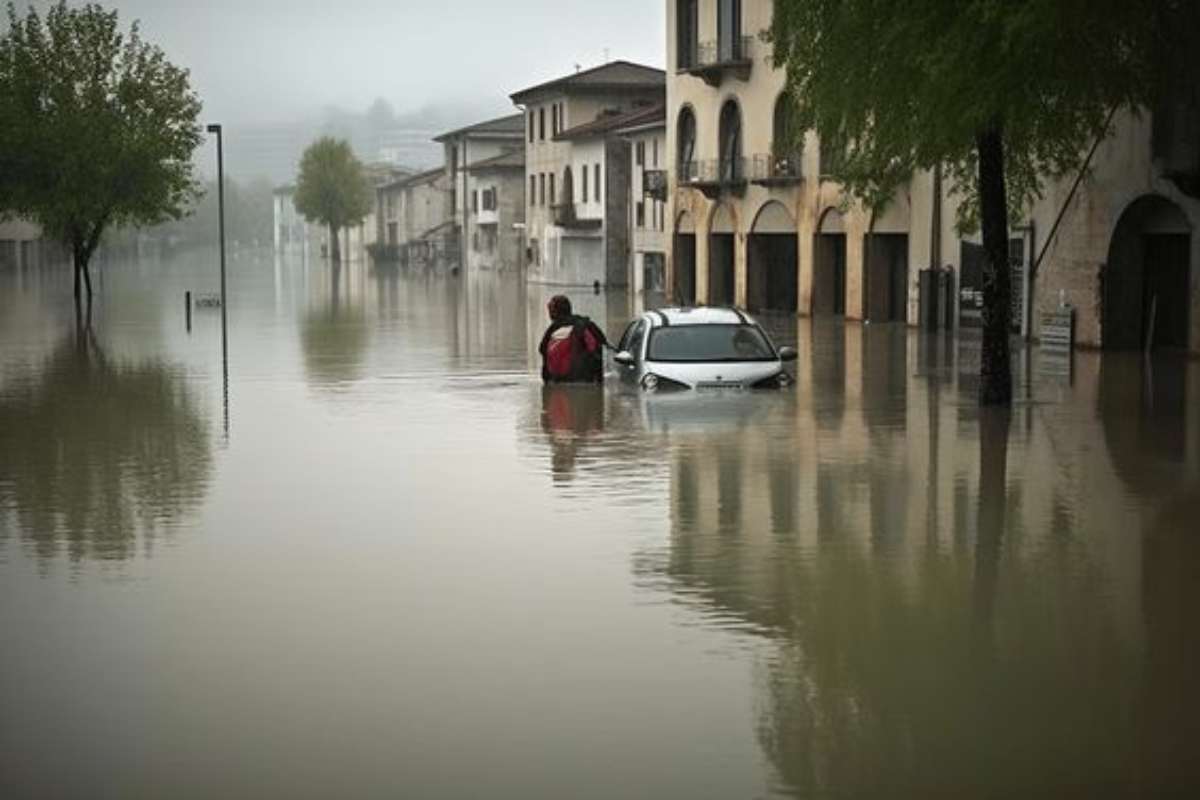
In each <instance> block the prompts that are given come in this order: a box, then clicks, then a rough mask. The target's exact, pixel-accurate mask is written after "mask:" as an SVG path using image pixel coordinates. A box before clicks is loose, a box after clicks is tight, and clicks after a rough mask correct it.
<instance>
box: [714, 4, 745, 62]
mask: <svg viewBox="0 0 1200 800" xmlns="http://www.w3.org/2000/svg"><path fill="white" fill-rule="evenodd" d="M744 57H745V54H744V53H742V0H717V60H718V61H722V62H725V61H737V60H739V59H741V58H744Z"/></svg>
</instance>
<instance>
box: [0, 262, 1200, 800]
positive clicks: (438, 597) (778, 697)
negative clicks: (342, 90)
mask: <svg viewBox="0 0 1200 800" xmlns="http://www.w3.org/2000/svg"><path fill="white" fill-rule="evenodd" d="M216 276H217V273H216V259H215V258H214V256H213V254H211V253H207V254H190V255H186V256H182V257H178V258H175V259H172V260H168V261H165V262H163V261H159V260H155V259H144V260H141V261H127V262H123V263H111V264H107V265H105V266H104V267H103V268H102V277H101V278H100V279H99V280H98V282H97V283H98V289H99V293H100V296H99V298H98V300H97V303H96V307H95V311H94V313H93V317H92V320H91V328H90V330H88V331H84V332H82V333H80V332H79V331H78V330H77V328H76V323H75V319H74V314H73V312H72V310H71V305H70V298H69V294H70V276H69V275H68V274H67V273H65V272H54V271H47V272H40V273H30V272H25V273H15V272H13V271H11V270H9V271H7V272H3V273H0V796H2V797H4V798H5V799H6V800H12V799H13V798H24V797H37V798H46V797H81V798H109V797H112V798H129V797H286V798H301V797H414V798H464V797H482V796H488V797H498V798H535V797H547V798H551V797H552V798H565V797H571V798H613V797H630V798H633V797H638V798H642V797H645V798H754V797H805V798H824V797H838V798H841V797H880V798H901V797H919V798H927V797H996V798H1015V797H1037V796H1044V797H1065V796H1077V797H1089V798H1092V797H1105V796H1112V797H1127V796H1146V797H1160V796H1189V795H1190V796H1195V794H1196V793H1197V792H1200V690H1198V688H1197V676H1200V628H1198V626H1197V622H1196V619H1197V617H1196V614H1197V612H1198V611H1200V524H1198V523H1197V520H1198V519H1200V365H1196V364H1190V365H1189V364H1188V363H1187V362H1184V361H1174V360H1171V359H1170V358H1167V357H1162V358H1156V359H1155V360H1154V361H1153V362H1149V363H1145V362H1143V360H1142V359H1141V358H1140V357H1139V356H1127V355H1122V356H1104V357H1101V356H1100V355H1099V354H1096V353H1080V354H1078V355H1077V356H1076V358H1075V359H1074V363H1073V364H1071V363H1069V362H1066V361H1061V360H1053V359H1050V358H1043V357H1039V356H1038V355H1037V353H1036V351H1035V352H1034V353H1032V354H1030V355H1025V354H1022V355H1021V357H1020V358H1019V359H1018V362H1019V363H1018V371H1019V373H1020V394H1021V398H1020V399H1019V401H1018V402H1017V404H1016V406H1015V408H1014V410H1013V412H1012V414H1011V415H1010V416H1001V415H991V414H988V415H984V416H982V417H981V414H980V412H979V411H978V409H977V408H976V407H975V405H974V391H975V386H976V381H975V379H974V374H975V372H976V370H977V356H978V348H977V346H976V345H977V343H976V342H974V341H973V340H972V339H971V338H970V336H968V335H965V334H964V335H963V337H962V338H961V340H951V339H945V338H941V337H925V336H921V335H919V334H917V333H915V332H913V331H909V330H906V329H904V328H901V327H896V326H860V325H855V324H847V325H842V324H839V323H836V322H831V321H819V320H818V321H816V322H813V321H809V320H800V321H795V320H791V321H788V320H776V321H773V322H772V324H771V328H772V330H773V331H774V332H775V333H776V335H777V337H778V338H779V340H780V341H782V342H790V343H793V344H795V345H796V346H797V347H798V348H799V350H800V353H801V357H800V360H799V361H798V363H797V365H796V368H795V371H796V378H797V385H796V386H795V387H794V388H792V389H790V390H787V391H785V392H782V393H767V394H758V393H755V394H734V395H722V394H717V395H694V396H693V395H687V396H655V397H639V396H636V395H629V394H624V393H621V392H619V391H615V390H611V389H610V390H609V391H605V392H601V391H599V390H596V389H590V388H581V389H559V390H554V391H549V392H546V391H543V389H542V386H541V385H540V382H539V381H538V378H537V374H536V369H537V364H536V362H535V361H534V360H533V359H532V358H531V356H530V353H531V350H532V348H533V345H534V343H535V342H536V341H537V339H538V337H539V335H540V332H541V328H542V324H543V320H542V314H543V311H542V308H543V303H544V300H545V297H546V295H547V292H546V290H544V289H542V288H537V287H534V288H528V289H527V288H526V286H525V285H524V284H523V282H522V280H521V279H520V277H519V276H515V275H485V276H480V277H478V278H476V279H470V280H468V279H466V278H458V277H455V278H450V277H446V278H442V277H431V276H425V275H406V274H403V273H399V274H398V273H395V272H382V273H375V272H372V271H371V270H370V269H368V268H366V267H365V266H363V265H358V264H349V265H347V266H345V267H343V268H342V269H341V270H340V271H339V272H338V273H336V274H334V273H332V272H331V271H330V269H329V267H328V266H327V265H323V264H321V263H304V262H302V261H300V260H298V259H292V260H288V259H283V260H276V259H275V258H274V257H273V256H271V255H270V254H262V253H259V254H254V253H247V254H242V255H239V256H237V257H235V258H234V259H233V260H232V263H231V277H230V287H231V298H232V299H231V302H230V304H229V307H228V311H229V364H228V385H227V386H226V381H225V379H224V374H223V370H222V363H221V347H220V313H219V311H215V310H212V309H197V310H196V311H195V313H194V317H193V320H192V330H191V332H190V333H189V332H188V331H187V330H186V327H185V319H184V304H183V293H184V291H185V290H188V289H190V290H192V291H194V292H197V293H206V292H211V291H214V290H215V289H216V286H217V277H216ZM576 300H577V306H579V307H581V309H582V310H583V311H585V312H586V313H588V314H590V315H592V316H593V317H594V318H595V319H596V320H597V321H599V322H601V323H602V324H603V325H604V326H605V327H606V329H607V330H608V331H609V332H610V335H612V336H614V337H615V336H617V335H619V333H620V331H621V328H622V326H623V324H624V323H625V322H626V321H627V320H628V319H629V318H630V316H631V315H632V314H633V313H634V310H635V309H634V303H633V301H631V300H630V298H628V297H626V296H624V295H608V296H592V295H587V294H584V295H580V296H577V297H576Z"/></svg>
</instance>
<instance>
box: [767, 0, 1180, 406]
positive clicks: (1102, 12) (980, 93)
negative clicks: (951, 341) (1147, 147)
mask: <svg viewBox="0 0 1200 800" xmlns="http://www.w3.org/2000/svg"><path fill="white" fill-rule="evenodd" d="M1194 6H1195V3H1194V0H1006V1H1005V2H1002V3H1001V2H996V1H995V0H957V1H956V2H953V3H947V2H943V1H942V0H907V1H906V2H903V3H900V4H897V3H895V2H893V0H777V2H776V4H775V18H774V22H773V24H772V28H771V31H770V33H769V35H768V38H769V39H770V40H771V41H772V42H773V44H774V48H775V55H774V59H775V63H776V64H777V65H778V66H781V67H783V68H785V70H786V73H787V85H788V88H789V90H790V91H792V92H793V93H794V94H795V97H796V99H797V101H798V103H799V110H798V114H799V121H800V122H801V123H802V129H808V128H814V129H815V130H816V131H817V134H818V135H819V136H820V137H822V139H823V140H827V141H832V142H834V143H836V144H838V145H839V146H840V145H844V146H845V150H846V155H845V161H844V163H843V164H842V165H841V171H840V174H839V177H840V178H842V179H843V182H844V184H845V185H846V187H847V189H848V191H850V193H851V194H853V195H856V196H858V197H859V198H860V199H862V201H863V202H864V204H865V205H866V206H867V207H868V208H871V209H878V208H881V207H882V206H883V204H884V203H886V202H887V201H888V199H889V198H890V197H892V195H893V194H894V192H895V190H896V189H897V188H898V187H899V185H900V184H902V183H903V182H905V181H907V180H908V179H909V178H910V177H911V175H912V174H913V172H914V171H916V170H928V169H933V168H934V167H935V166H938V165H943V166H945V168H946V169H947V170H948V172H949V174H950V176H951V178H952V181H953V183H954V185H955V187H956V190H957V191H958V192H959V194H960V195H961V199H962V201H963V202H962V204H961V207H960V217H959V223H960V228H962V229H966V230H970V229H973V228H975V227H977V226H980V225H981V226H982V232H983V244H984V249H985V250H986V253H987V267H986V269H985V274H984V286H983V291H984V308H983V324H984V332H983V353H982V367H981V372H982V374H981V383H980V401H981V403H983V404H985V405H987V404H1008V403H1010V402H1011V400H1012V375H1011V370H1010V356H1009V325H1010V296H1011V288H1010V276H1009V266H1008V246H1007V239H1008V221H1009V219H1010V218H1011V217H1015V216H1016V215H1018V214H1019V213H1020V212H1021V211H1022V210H1024V209H1026V208H1027V207H1028V206H1029V204H1030V203H1031V202H1033V201H1034V200H1036V199H1037V198H1038V197H1039V196H1040V192H1041V188H1042V185H1043V181H1045V180H1047V179H1055V178H1059V177H1062V176H1064V175H1067V174H1070V173H1072V172H1074V171H1077V170H1078V169H1079V168H1080V167H1081V163H1082V161H1083V159H1084V153H1085V152H1086V151H1087V149H1088V148H1089V146H1090V145H1091V144H1092V143H1093V142H1094V141H1095V140H1096V139H1097V138H1098V137H1100V136H1103V135H1105V134H1106V132H1107V129H1108V125H1109V124H1110V121H1111V116H1112V113H1113V111H1114V110H1115V109H1118V108H1122V107H1132V108H1134V109H1135V110H1136V109H1139V108H1143V107H1153V104H1154V102H1155V101H1156V100H1157V99H1158V98H1157V97H1156V95H1157V93H1158V91H1159V89H1160V87H1162V85H1163V81H1162V77H1163V75H1165V74H1168V73H1177V72H1178V70H1179V68H1181V67H1182V65H1184V64H1185V63H1188V64H1190V63H1191V62H1190V61H1186V62H1185V61H1184V60H1177V59H1190V58H1191V57H1192V54H1193V53H1194V49H1192V48H1191V47H1190V46H1181V45H1180V39H1179V37H1180V35H1181V34H1179V33H1178V31H1186V30H1188V28H1187V20H1185V17H1189V18H1191V19H1192V20H1193V21H1194V18H1195V14H1196V11H1195V8H1194ZM1193 30H1194V26H1193ZM1182 35H1184V36H1192V35H1193V34H1191V33H1188V34H1182ZM1189 69H1190V68H1189Z"/></svg>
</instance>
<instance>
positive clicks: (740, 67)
mask: <svg viewBox="0 0 1200 800" xmlns="http://www.w3.org/2000/svg"><path fill="white" fill-rule="evenodd" d="M753 48H754V37H753V36H738V37H735V38H731V39H724V40H720V41H716V42H701V43H700V44H698V45H697V46H696V51H695V54H694V56H693V57H692V58H691V59H689V63H690V66H688V68H687V70H686V71H687V73H688V74H689V75H695V76H696V77H698V78H701V79H703V81H704V82H705V83H707V84H708V85H709V86H720V85H721V81H723V80H724V79H725V76H726V75H733V76H734V77H736V78H737V79H738V80H741V81H748V80H750V71H751V69H752V68H753V66H754V58H753V56H752V55H751V53H752V51H753Z"/></svg>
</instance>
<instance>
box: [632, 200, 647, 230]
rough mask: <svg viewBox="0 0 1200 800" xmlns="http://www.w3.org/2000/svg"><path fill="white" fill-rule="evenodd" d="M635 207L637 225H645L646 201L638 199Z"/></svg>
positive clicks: (642, 226)
mask: <svg viewBox="0 0 1200 800" xmlns="http://www.w3.org/2000/svg"><path fill="white" fill-rule="evenodd" d="M635 208H636V209H637V217H636V218H637V226H638V227H639V228H644V227H646V203H645V202H643V201H641V200H639V201H638V204H637V205H636V206H635Z"/></svg>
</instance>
